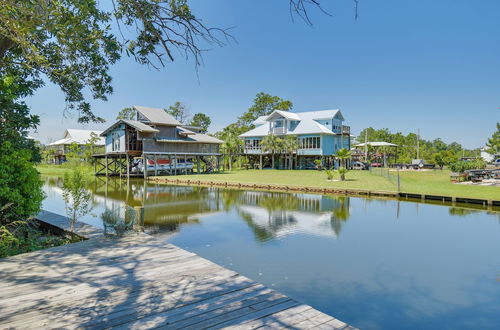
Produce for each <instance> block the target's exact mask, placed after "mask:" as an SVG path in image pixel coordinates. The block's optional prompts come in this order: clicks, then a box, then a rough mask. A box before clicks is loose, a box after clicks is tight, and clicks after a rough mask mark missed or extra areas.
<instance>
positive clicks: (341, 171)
mask: <svg viewBox="0 0 500 330" xmlns="http://www.w3.org/2000/svg"><path fill="white" fill-rule="evenodd" d="M337 172H338V173H339V176H340V181H345V175H346V174H347V172H349V170H348V169H347V168H345V167H340V168H339V169H338V170H337Z"/></svg>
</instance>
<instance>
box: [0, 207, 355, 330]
mask: <svg viewBox="0 0 500 330" xmlns="http://www.w3.org/2000/svg"><path fill="white" fill-rule="evenodd" d="M39 218H40V219H41V220H42V221H44V222H47V223H49V224H52V225H55V226H58V227H64V226H66V224H67V223H68V222H67V219H66V218H65V217H62V216H59V215H56V214H53V213H50V212H44V213H42V214H40V215H39ZM76 232H77V233H79V234H81V235H86V236H88V237H90V239H88V240H85V241H82V242H79V243H75V244H70V245H66V246H61V247H56V248H51V249H47V250H41V251H37V252H32V253H26V254H22V255H18V256H14V257H10V258H5V259H0V329H4V328H7V329H34V328H36V329H41V328H43V329H46V328H52V329H53V328H65V329H69V328H92V329H104V328H123V329H149V328H157V327H161V328H168V329H180V328H183V329H204V328H231V329H256V328H260V327H262V328H292V329H308V328H316V329H352V327H351V326H349V325H347V324H345V323H343V322H341V321H339V320H337V319H335V318H333V317H331V316H329V315H326V314H324V313H322V312H320V311H317V310H315V309H314V308H312V307H311V306H308V305H304V304H301V303H300V302H297V301H295V300H293V299H291V298H289V297H287V296H285V295H283V294H281V293H279V292H276V291H274V290H272V289H269V288H267V287H265V286H264V285H262V284H259V283H256V282H254V281H252V280H250V279H248V278H246V277H244V276H242V275H239V274H237V273H236V272H234V271H231V270H228V269H225V268H223V267H221V266H219V265H216V264H214V263H212V262H210V261H208V260H206V259H204V258H201V257H199V256H198V255H196V254H193V253H190V252H188V251H185V250H183V249H180V248H178V247H176V246H174V245H172V244H168V243H165V242H162V241H159V240H157V239H155V238H154V237H152V236H148V235H145V234H137V235H133V236H129V237H126V238H121V239H113V238H104V237H103V235H102V234H101V233H99V230H97V229H96V228H95V227H92V226H89V225H82V224H81V225H80V226H79V227H78V229H77V230H76Z"/></svg>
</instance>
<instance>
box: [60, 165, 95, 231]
mask: <svg viewBox="0 0 500 330" xmlns="http://www.w3.org/2000/svg"><path fill="white" fill-rule="evenodd" d="M86 186H87V180H86V178H85V173H84V172H83V170H82V168H81V167H80V166H77V167H75V168H74V169H73V170H72V172H71V173H66V174H65V175H64V182H63V198H64V202H65V204H66V214H67V215H68V218H69V220H70V230H71V231H74V230H75V224H76V222H77V221H78V218H80V217H83V216H84V215H86V214H88V213H90V211H91V210H92V193H91V192H90V191H88V190H87V189H86Z"/></svg>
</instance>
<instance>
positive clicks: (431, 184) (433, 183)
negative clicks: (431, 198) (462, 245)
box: [170, 170, 500, 200]
mask: <svg viewBox="0 0 500 330" xmlns="http://www.w3.org/2000/svg"><path fill="white" fill-rule="evenodd" d="M384 171H386V172H387V170H384ZM389 173H390V174H391V176H392V179H391V180H389V179H387V178H386V177H384V176H382V175H380V174H377V172H374V173H371V172H369V171H349V172H348V173H347V176H346V179H347V180H346V181H327V179H326V173H325V171H313V170H307V171H298V170H294V171H288V170H262V171H261V170H236V171H226V172H224V173H220V174H201V175H197V174H194V175H182V176H179V179H182V180H201V181H205V182H206V181H214V182H229V183H255V184H276V185H288V186H299V187H321V188H328V187H331V188H347V189H364V190H371V191H374V190H378V191H393V192H395V191H397V186H396V175H397V174H396V172H395V171H389ZM170 178H172V177H170ZM335 179H338V174H336V175H335ZM400 179H401V191H402V192H407V193H418V194H428V195H440V196H452V197H467V198H479V199H494V200H499V199H500V188H499V187H487V186H472V185H462V184H452V183H451V182H450V172H449V171H447V170H443V171H441V170H434V171H421V172H418V171H401V172H400Z"/></svg>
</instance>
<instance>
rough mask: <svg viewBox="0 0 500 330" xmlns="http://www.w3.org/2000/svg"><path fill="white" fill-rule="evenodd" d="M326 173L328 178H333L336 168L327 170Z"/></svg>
mask: <svg viewBox="0 0 500 330" xmlns="http://www.w3.org/2000/svg"><path fill="white" fill-rule="evenodd" d="M325 174H326V178H327V180H333V176H334V175H335V170H326V171H325Z"/></svg>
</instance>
